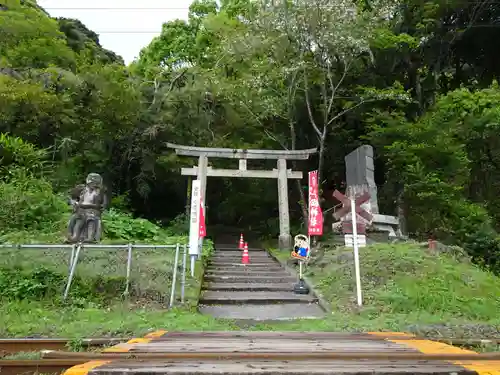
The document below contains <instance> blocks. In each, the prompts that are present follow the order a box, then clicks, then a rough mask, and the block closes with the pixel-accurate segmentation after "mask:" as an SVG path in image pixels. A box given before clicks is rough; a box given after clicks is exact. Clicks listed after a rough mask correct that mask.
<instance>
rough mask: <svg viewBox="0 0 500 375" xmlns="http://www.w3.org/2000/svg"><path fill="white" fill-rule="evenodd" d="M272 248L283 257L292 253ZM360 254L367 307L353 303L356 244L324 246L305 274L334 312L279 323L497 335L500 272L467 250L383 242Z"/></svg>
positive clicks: (288, 326) (429, 333) (312, 327)
mask: <svg viewBox="0 0 500 375" xmlns="http://www.w3.org/2000/svg"><path fill="white" fill-rule="evenodd" d="M273 253H274V254H275V255H277V257H278V258H280V259H281V260H285V259H288V258H289V255H288V254H283V253H279V252H276V251H273ZM360 259H361V261H360V263H361V283H362V288H363V299H364V301H363V307H362V308H358V307H357V305H356V292H355V275H354V265H353V256H352V250H349V249H346V248H343V247H335V246H331V247H329V246H324V247H323V249H322V250H321V251H319V252H317V253H316V254H315V256H313V259H312V260H311V262H310V264H309V266H308V267H307V270H306V273H305V274H306V277H308V279H309V280H311V281H312V282H313V283H314V285H315V288H316V289H317V291H318V292H319V293H320V294H321V296H322V297H323V299H324V300H326V301H327V303H329V304H330V305H331V309H332V312H331V314H330V315H329V316H328V317H327V318H325V319H323V320H317V321H297V322H288V323H283V324H279V326H280V329H284V330H295V329H304V330H325V331H329V330H335V331H337V330H338V331H351V330H352V331H370V330H377V331H384V330H391V331H406V332H415V333H419V334H424V335H427V336H439V335H443V336H448V337H450V336H457V337H458V336H461V337H471V336H476V337H477V336H480V337H485V336H490V337H493V336H495V337H498V336H500V316H499V315H498V311H500V278H499V277H497V276H495V275H493V274H491V273H489V272H486V271H483V270H481V269H479V268H478V267H476V266H474V265H473V264H471V263H470V262H464V256H463V254H458V256H457V254H453V255H452V254H444V253H429V252H428V251H427V250H425V249H423V248H421V247H419V246H418V245H416V244H397V245H386V244H384V245H376V246H371V247H367V248H364V249H361V252H360ZM268 328H271V329H272V328H273V327H268ZM257 329H264V327H257Z"/></svg>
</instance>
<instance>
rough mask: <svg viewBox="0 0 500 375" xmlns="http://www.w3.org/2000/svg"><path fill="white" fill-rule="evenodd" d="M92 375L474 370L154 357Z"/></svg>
mask: <svg viewBox="0 0 500 375" xmlns="http://www.w3.org/2000/svg"><path fill="white" fill-rule="evenodd" d="M88 374H89V375H108V374H109V375H115V374H120V375H121V374H148V375H150V374H176V375H192V374H193V375H194V374H205V375H212V374H217V375H239V374H262V375H264V374H266V375H280V374H289V375H308V374H316V375H320V374H321V375H333V374H335V375H340V374H357V375H365V374H366V375H368V374H370V375H373V374H391V375H393V374H408V375H410V374H412V375H416V374H427V375H429V374H433V375H434V374H436V375H445V374H446V375H450V374H460V375H466V374H467V375H473V374H475V373H474V372H473V371H467V370H464V369H463V368H462V367H460V366H456V365H450V364H446V363H429V361H407V362H398V363H394V362H393V361H385V362H377V363H375V362H366V363H359V362H353V361H224V362H221V361H203V362H189V363H188V362H172V361H154V362H148V363H141V362H136V363H129V362H126V363H120V362H116V363H110V364H105V365H103V366H100V367H98V368H94V369H92V370H91V371H90V372H89V373H88Z"/></svg>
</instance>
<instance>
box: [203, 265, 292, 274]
mask: <svg viewBox="0 0 500 375" xmlns="http://www.w3.org/2000/svg"><path fill="white" fill-rule="evenodd" d="M283 270H284V268H283V267H281V266H266V267H249V266H245V265H243V264H241V265H240V266H239V267H237V266H233V267H214V266H212V265H210V266H208V267H207V268H205V272H207V273H213V272H216V271H222V272H240V271H243V272H248V273H259V272H280V271H283Z"/></svg>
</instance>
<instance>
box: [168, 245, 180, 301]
mask: <svg viewBox="0 0 500 375" xmlns="http://www.w3.org/2000/svg"><path fill="white" fill-rule="evenodd" d="M179 248H180V245H179V244H177V245H176V246H175V260H174V274H173V275H172V290H171V292H170V307H172V306H174V298H175V284H176V280H177V267H179Z"/></svg>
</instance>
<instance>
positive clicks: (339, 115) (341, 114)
mask: <svg viewBox="0 0 500 375" xmlns="http://www.w3.org/2000/svg"><path fill="white" fill-rule="evenodd" d="M373 101H375V99H370V100H362V101H360V102H359V103H358V104H356V105H354V106H352V107H350V108H347V109H346V110H344V111H342V112H340V113H338V114H337V115H335V116H334V117H332V118H331V119H330V120H329V121H328V124H327V125H330V124H331V123H332V122H334V121H335V120H337V119H338V118H339V117H342V116H343V115H345V114H346V113H348V112H349V111H352V110H353V109H355V108H358V107H359V106H361V105H363V104H365V103H369V102H373Z"/></svg>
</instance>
